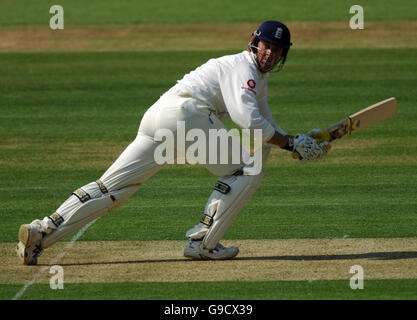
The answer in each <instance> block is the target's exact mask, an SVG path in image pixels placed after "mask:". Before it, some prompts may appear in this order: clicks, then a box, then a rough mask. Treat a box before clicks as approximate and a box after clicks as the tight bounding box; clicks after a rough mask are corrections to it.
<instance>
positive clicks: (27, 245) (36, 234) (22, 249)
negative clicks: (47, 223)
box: [16, 220, 43, 265]
mask: <svg viewBox="0 0 417 320" xmlns="http://www.w3.org/2000/svg"><path fill="white" fill-rule="evenodd" d="M42 237H43V234H42V232H41V231H40V223H37V222H36V220H35V221H34V222H32V223H31V224H22V225H21V226H20V229H19V243H18V244H17V248H16V251H17V255H18V256H19V258H20V260H21V261H22V263H23V264H26V265H36V264H37V263H38V256H39V255H40V254H41V252H42V250H43V249H42V245H41V240H42Z"/></svg>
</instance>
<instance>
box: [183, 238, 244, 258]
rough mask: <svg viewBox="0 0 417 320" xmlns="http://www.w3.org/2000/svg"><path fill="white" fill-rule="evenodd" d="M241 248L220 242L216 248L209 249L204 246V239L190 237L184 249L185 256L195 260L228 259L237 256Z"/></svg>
mask: <svg viewBox="0 0 417 320" xmlns="http://www.w3.org/2000/svg"><path fill="white" fill-rule="evenodd" d="M238 253H239V249H238V248H236V247H229V248H226V247H224V246H222V245H221V244H220V243H218V244H217V246H216V248H214V249H211V250H208V249H205V248H203V240H192V239H190V238H189V239H188V242H187V245H186V246H185V250H184V257H186V258H191V259H194V260H226V259H232V258H234V257H236V256H237V254H238Z"/></svg>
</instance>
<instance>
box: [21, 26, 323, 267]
mask: <svg viewBox="0 0 417 320" xmlns="http://www.w3.org/2000/svg"><path fill="white" fill-rule="evenodd" d="M291 45H292V43H291V41H290V31H289V29H288V28H287V26H286V25H284V24H283V23H281V22H279V21H266V22H264V23H262V24H261V25H260V26H259V28H258V29H257V30H256V31H254V32H253V34H252V36H251V38H250V41H249V45H248V49H247V50H244V51H243V52H241V53H238V54H234V55H227V56H223V57H220V58H217V59H210V60H209V61H208V62H206V63H205V64H203V65H201V66H200V67H198V68H196V69H195V70H194V71H192V72H190V73H188V74H186V75H185V76H184V77H183V78H182V79H181V80H179V81H177V83H176V85H175V86H173V87H172V88H171V89H170V90H168V91H167V92H166V93H164V94H163V95H162V96H161V97H160V98H159V99H158V100H157V101H156V103H154V104H153V105H152V106H151V107H150V108H149V109H148V110H147V111H146V113H145V114H144V116H143V118H142V120H141V122H140V125H139V130H138V134H137V136H136V138H135V140H134V141H133V142H131V143H130V145H129V146H128V147H127V148H126V149H125V150H124V151H123V152H122V154H121V155H120V156H119V158H118V159H117V160H116V161H115V162H114V163H113V164H112V165H111V166H110V168H108V170H107V171H106V172H105V173H104V174H103V175H102V176H101V177H100V178H99V179H98V180H96V181H93V182H90V183H88V184H86V185H84V186H82V187H80V188H78V189H77V190H75V191H74V192H73V193H72V194H71V196H70V197H69V198H68V199H67V200H66V201H64V202H63V203H62V204H61V206H60V207H59V208H58V209H56V211H55V212H54V213H52V214H51V215H49V216H46V217H44V218H43V219H42V220H39V219H36V220H34V221H32V222H31V223H30V224H23V225H21V226H20V229H19V236H18V237H19V243H18V245H17V253H18V256H19V258H20V259H21V261H22V262H23V264H26V265H36V264H37V260H38V256H39V255H40V254H41V252H42V251H43V250H44V249H46V248H48V247H50V246H52V245H53V244H54V243H56V242H57V241H59V240H60V239H62V238H64V237H66V236H68V235H69V234H70V233H72V232H74V231H76V230H78V229H80V228H81V227H82V226H84V225H86V224H87V223H89V222H90V221H92V220H94V219H97V218H99V217H101V216H103V215H104V214H106V213H108V212H111V211H113V210H115V209H116V208H118V207H120V206H121V205H122V204H123V202H124V201H125V200H126V199H128V198H129V197H130V196H131V195H133V194H134V193H135V192H136V191H137V190H138V189H139V188H140V186H141V184H142V183H144V182H145V181H146V180H148V178H150V177H151V176H153V175H154V174H155V173H157V172H158V171H159V170H161V169H162V168H163V167H164V164H161V163H159V162H158V161H156V159H155V151H156V150H157V148H158V147H160V146H161V144H162V143H163V142H162V141H161V139H159V138H158V132H159V133H160V132H161V131H160V130H170V131H171V132H173V134H174V135H178V134H179V133H178V122H181V123H184V130H185V133H186V134H187V133H189V132H190V130H192V129H199V130H200V131H202V132H203V133H205V137H206V138H207V139H208V137H209V135H210V130H213V129H216V130H222V129H223V130H225V129H226V127H225V125H224V124H223V121H224V120H225V119H227V118H228V117H230V118H231V120H232V121H233V122H234V123H235V124H236V125H237V126H239V127H240V128H242V129H250V130H256V129H258V132H261V133H262V134H261V140H262V143H263V144H264V147H263V149H262V157H263V159H262V161H263V163H264V162H265V160H266V157H267V156H268V153H269V150H270V146H271V145H276V146H278V147H280V148H282V149H285V150H288V151H290V152H297V153H298V154H299V155H300V158H301V159H302V161H317V160H318V159H320V158H321V157H323V156H324V155H326V154H327V151H328V150H329V145H328V142H327V141H324V142H317V141H316V140H315V139H314V138H313V137H311V136H310V135H309V134H307V135H305V134H297V135H295V136H292V135H289V134H287V133H286V132H285V131H284V130H283V129H281V128H280V127H279V126H278V125H277V123H276V122H275V121H274V120H273V119H272V115H271V111H270V109H269V107H268V92H267V90H268V89H267V80H268V75H269V73H270V72H271V71H279V70H281V69H282V68H283V66H284V64H285V61H286V59H287V55H288V51H289V49H290V46H291ZM259 130H261V131H259ZM314 132H315V134H317V130H316V131H314ZM176 138H178V137H176ZM175 141H177V140H175ZM174 143H175V146H174V147H175V148H177V149H178V145H177V142H174ZM205 145H206V146H207V153H210V152H213V150H212V148H211V147H210V144H209V143H208V142H207V143H206V144H205ZM216 148H218V147H216ZM217 151H218V150H217ZM231 153H232V151H230V152H229V154H228V157H229V158H228V160H230V158H231ZM180 156H181V155H177V156H176V157H177V158H176V160H178V157H180ZM202 165H204V166H205V167H206V168H207V169H208V170H209V171H210V172H211V173H213V174H214V175H215V176H217V177H218V181H217V183H216V185H215V188H214V191H213V192H212V194H211V196H210V197H209V199H208V202H207V204H206V206H205V209H204V212H203V215H202V218H201V221H200V222H199V223H198V224H197V225H195V226H194V227H193V228H192V229H190V230H188V231H187V232H186V237H187V239H188V240H187V243H186V246H185V250H184V256H185V257H187V258H190V259H215V260H222V259H231V258H233V257H235V256H236V255H237V254H238V253H239V249H238V248H236V247H229V248H226V247H224V246H222V245H221V244H220V240H221V239H222V237H223V235H224V234H225V232H226V231H227V230H228V228H229V227H230V226H231V224H232V222H233V220H234V219H235V218H236V216H237V215H238V213H239V212H240V211H241V210H242V209H243V207H244V206H245V204H246V203H247V202H248V200H249V199H250V198H251V196H252V195H253V194H254V192H255V191H256V189H257V188H258V187H259V185H260V183H261V181H262V178H263V171H262V170H260V171H256V170H251V168H250V167H249V166H248V165H247V164H246V163H245V162H244V161H240V162H239V163H236V162H233V161H227V162H226V163H224V162H220V163H218V162H217V163H213V162H210V163H203V164H202Z"/></svg>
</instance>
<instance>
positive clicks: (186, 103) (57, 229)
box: [42, 95, 246, 248]
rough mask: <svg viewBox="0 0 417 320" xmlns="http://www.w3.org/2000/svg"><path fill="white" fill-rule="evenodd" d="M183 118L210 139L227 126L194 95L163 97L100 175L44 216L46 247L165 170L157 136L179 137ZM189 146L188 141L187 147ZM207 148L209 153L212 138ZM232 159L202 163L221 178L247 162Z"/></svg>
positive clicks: (187, 127)
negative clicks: (158, 157) (213, 131)
mask: <svg viewBox="0 0 417 320" xmlns="http://www.w3.org/2000/svg"><path fill="white" fill-rule="evenodd" d="M178 121H182V122H183V123H184V124H185V132H188V131H189V130H190V129H193V128H197V129H200V130H202V131H203V132H204V133H205V136H206V137H207V139H208V137H209V130H210V129H217V130H219V129H225V130H226V128H225V126H224V125H223V123H222V122H221V121H220V120H219V119H218V118H217V117H216V116H215V115H214V114H213V113H212V112H211V111H210V109H209V107H208V106H206V105H204V103H202V102H201V101H199V100H196V99H194V98H192V97H189V96H178V95H164V96H162V97H161V98H160V99H159V100H158V101H157V102H156V103H155V104H154V105H152V106H151V107H150V108H149V109H148V110H147V112H146V113H145V115H144V116H143V118H142V120H141V123H140V126H139V130H138V135H137V137H136V139H135V140H134V141H133V142H132V143H131V144H130V145H129V146H128V147H127V148H126V149H125V150H124V151H123V152H122V154H121V155H120V156H119V158H118V159H117V160H116V161H115V162H114V163H113V164H112V165H111V166H110V167H109V168H108V170H107V171H106V172H105V173H104V174H103V175H102V176H101V177H100V179H99V180H97V181H95V182H91V183H89V184H87V185H85V186H83V187H81V188H79V189H77V190H76V191H74V193H73V194H72V195H71V196H70V197H69V198H68V199H67V200H66V201H65V202H64V203H63V204H62V205H61V206H60V207H59V208H58V209H57V211H56V212H55V213H54V214H53V215H51V216H50V217H45V218H44V219H43V220H42V228H43V231H44V232H45V233H46V234H47V235H46V236H45V237H44V238H43V241H42V247H43V248H47V247H49V246H51V245H52V244H54V243H55V242H57V241H59V240H60V239H62V238H64V237H65V236H67V235H69V234H70V233H72V232H74V231H75V230H77V229H79V228H81V227H82V226H84V225H85V224H87V223H88V222H90V221H92V220H94V219H96V218H98V217H100V216H102V215H104V214H106V213H108V212H110V211H113V210H114V209H116V208H118V207H119V206H120V205H121V204H122V203H123V202H124V201H125V200H126V199H128V198H129V197H130V196H131V195H132V194H133V193H135V192H136V191H137V190H138V189H139V187H140V185H141V184H142V183H143V182H145V181H146V180H147V179H148V178H150V177H151V176H152V175H154V174H155V173H156V172H158V171H159V170H160V169H162V168H163V167H164V164H158V163H156V161H155V149H156V148H157V146H158V145H160V144H161V143H162V142H161V141H155V139H154V138H155V134H156V133H157V131H158V130H159V129H165V130H166V129H168V130H170V131H171V132H172V133H173V134H174V136H175V141H176V138H177V126H178ZM190 144H191V142H188V144H187V143H186V145H185V148H187V147H188V146H189V145H190ZM206 146H207V153H209V152H210V150H208V148H209V142H208V141H207V143H206ZM176 147H177V144H176V142H175V148H176ZM218 148H220V146H218ZM218 151H219V150H218ZM223 151H224V150H223ZM218 154H220V152H218ZM179 156H181V155H179ZM182 156H183V155H182ZM228 157H229V161H228V163H226V164H220V163H213V164H209V163H207V164H203V165H204V166H205V167H206V168H207V169H208V170H209V171H210V172H212V173H213V174H214V175H215V176H217V177H219V178H221V177H228V176H231V175H232V174H234V173H235V172H236V171H239V170H240V169H242V166H243V165H242V163H235V164H233V163H232V161H231V154H230V153H229V154H228ZM241 202H242V201H241ZM243 202H246V201H243ZM51 217H52V218H51ZM220 236H222V234H221V235H220Z"/></svg>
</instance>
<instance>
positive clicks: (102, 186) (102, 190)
mask: <svg viewBox="0 0 417 320" xmlns="http://www.w3.org/2000/svg"><path fill="white" fill-rule="evenodd" d="M96 183H97V184H98V187H99V188H100V191H101V193H102V194H106V193H108V192H109V190H107V188H106V187H105V185H104V183H103V182H102V181H101V180H97V181H96Z"/></svg>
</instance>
